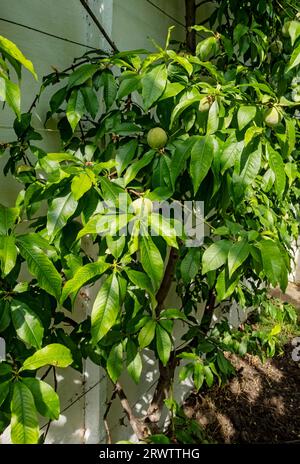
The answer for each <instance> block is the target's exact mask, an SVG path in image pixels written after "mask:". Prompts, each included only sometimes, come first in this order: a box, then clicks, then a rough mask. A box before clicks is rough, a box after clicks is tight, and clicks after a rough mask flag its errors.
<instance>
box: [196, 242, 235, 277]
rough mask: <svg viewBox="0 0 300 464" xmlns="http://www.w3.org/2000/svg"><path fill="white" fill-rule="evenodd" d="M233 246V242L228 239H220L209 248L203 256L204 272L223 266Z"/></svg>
mask: <svg viewBox="0 0 300 464" xmlns="http://www.w3.org/2000/svg"><path fill="white" fill-rule="evenodd" d="M231 246H232V243H231V242H230V241H228V240H218V241H217V242H215V243H213V244H212V245H211V246H210V247H209V248H207V250H205V252H204V253H203V257H202V273H203V274H206V273H207V272H209V271H214V270H215V269H218V268H219V267H221V266H223V264H225V262H226V261H227V256H228V252H229V250H230V247H231Z"/></svg>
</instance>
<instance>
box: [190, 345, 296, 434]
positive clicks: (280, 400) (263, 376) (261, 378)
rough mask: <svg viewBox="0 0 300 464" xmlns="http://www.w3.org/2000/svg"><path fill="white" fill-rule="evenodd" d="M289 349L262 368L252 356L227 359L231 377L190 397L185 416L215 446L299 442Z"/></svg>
mask: <svg viewBox="0 0 300 464" xmlns="http://www.w3.org/2000/svg"><path fill="white" fill-rule="evenodd" d="M292 349H293V348H292V346H291V345H289V346H287V347H286V350H285V353H284V355H283V356H282V357H279V358H276V359H273V360H269V361H267V362H266V363H264V364H263V363H262V362H261V361H260V360H259V359H258V358H257V357H256V356H249V355H247V356H246V357H245V358H244V359H240V358H237V357H236V356H231V358H230V360H231V361H232V363H233V364H234V366H235V367H236V369H237V372H238V375H237V377H235V378H233V379H232V380H231V382H229V383H228V384H227V385H226V386H225V387H223V388H218V387H215V388H213V389H211V390H210V391H206V392H201V395H200V394H196V393H193V394H192V395H191V396H190V397H189V398H188V399H187V400H186V401H185V403H184V411H185V414H186V415H187V417H188V418H194V419H196V420H197V421H198V422H199V423H200V424H201V425H202V426H203V427H204V429H205V430H206V432H207V434H208V435H209V436H211V438H212V439H213V440H214V441H216V442H219V443H281V442H294V441H295V442H299V443H300V391H299V384H300V369H299V367H300V365H299V363H297V362H295V361H293V360H292V354H291V352H292Z"/></svg>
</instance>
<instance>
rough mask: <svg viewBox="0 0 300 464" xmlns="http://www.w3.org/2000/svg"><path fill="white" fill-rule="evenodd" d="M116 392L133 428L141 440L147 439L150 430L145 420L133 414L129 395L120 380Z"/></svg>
mask: <svg viewBox="0 0 300 464" xmlns="http://www.w3.org/2000/svg"><path fill="white" fill-rule="evenodd" d="M115 390H116V394H117V395H118V397H119V399H120V402H121V405H122V408H123V410H124V412H125V414H126V416H127V418H128V420H129V423H130V425H131V428H132V430H133V432H134V433H135V435H136V436H137V438H138V439H139V440H145V438H146V437H147V436H148V435H149V430H148V428H147V427H146V425H144V424H143V421H141V420H140V419H138V418H137V417H135V415H134V414H133V411H132V408H131V406H130V404H129V402H128V399H127V396H126V395H125V393H124V390H123V387H122V386H121V385H120V383H119V382H117V383H116V385H115Z"/></svg>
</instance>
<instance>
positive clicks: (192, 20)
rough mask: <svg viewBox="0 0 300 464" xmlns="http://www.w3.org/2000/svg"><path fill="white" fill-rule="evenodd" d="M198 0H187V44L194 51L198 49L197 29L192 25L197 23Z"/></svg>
mask: <svg viewBox="0 0 300 464" xmlns="http://www.w3.org/2000/svg"><path fill="white" fill-rule="evenodd" d="M196 10H197V8H196V0H185V13H186V15H185V25H186V45H187V48H188V49H189V50H190V51H191V52H192V53H194V52H195V50H196V31H194V30H193V29H191V26H195V24H196Z"/></svg>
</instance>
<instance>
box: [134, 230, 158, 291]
mask: <svg viewBox="0 0 300 464" xmlns="http://www.w3.org/2000/svg"><path fill="white" fill-rule="evenodd" d="M140 253H141V263H142V266H143V268H144V270H145V272H146V273H147V274H148V275H149V277H150V279H151V281H152V284H153V287H154V289H157V288H158V287H159V285H160V282H161V279H162V277H163V272H164V262H163V259H162V257H161V254H160V252H159V250H158V248H157V247H156V245H155V244H154V242H153V240H152V238H151V237H150V236H141V237H140Z"/></svg>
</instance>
